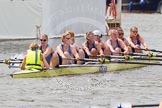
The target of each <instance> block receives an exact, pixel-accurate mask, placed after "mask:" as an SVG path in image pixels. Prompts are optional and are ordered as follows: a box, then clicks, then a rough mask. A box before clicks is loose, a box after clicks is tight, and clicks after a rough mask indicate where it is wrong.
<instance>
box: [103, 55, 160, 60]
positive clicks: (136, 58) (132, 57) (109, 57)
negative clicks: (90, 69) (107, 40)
mask: <svg viewBox="0 0 162 108" xmlns="http://www.w3.org/2000/svg"><path fill="white" fill-rule="evenodd" d="M105 57H106V58H108V59H109V60H110V59H112V58H118V59H125V60H157V61H162V58H152V57H151V58H147V57H144V56H105Z"/></svg>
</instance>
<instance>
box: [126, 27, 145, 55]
mask: <svg viewBox="0 0 162 108" xmlns="http://www.w3.org/2000/svg"><path fill="white" fill-rule="evenodd" d="M128 42H129V43H130V45H131V48H132V51H133V52H136V53H142V50H140V49H141V44H142V45H143V47H144V49H145V50H148V47H147V44H146V43H145V41H144V39H143V38H142V37H141V36H140V35H139V33H138V28H137V27H135V26H133V27H131V29H130V36H129V37H128Z"/></svg>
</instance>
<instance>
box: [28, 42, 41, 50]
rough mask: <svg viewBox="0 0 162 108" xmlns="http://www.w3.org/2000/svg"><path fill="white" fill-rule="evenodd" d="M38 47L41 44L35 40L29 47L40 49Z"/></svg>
mask: <svg viewBox="0 0 162 108" xmlns="http://www.w3.org/2000/svg"><path fill="white" fill-rule="evenodd" d="M38 48H39V46H38V44H37V43H35V42H33V43H31V44H30V46H29V49H38Z"/></svg>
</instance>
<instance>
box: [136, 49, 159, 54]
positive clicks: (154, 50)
mask: <svg viewBox="0 0 162 108" xmlns="http://www.w3.org/2000/svg"><path fill="white" fill-rule="evenodd" d="M139 50H144V51H152V52H159V53H162V51H159V50H156V49H148V50H145V49H143V48H141V49H139Z"/></svg>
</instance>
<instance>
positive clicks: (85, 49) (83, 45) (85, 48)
mask: <svg viewBox="0 0 162 108" xmlns="http://www.w3.org/2000/svg"><path fill="white" fill-rule="evenodd" d="M82 49H83V50H84V51H85V52H86V53H87V54H88V55H91V53H90V51H89V49H88V47H87V45H86V43H83V44H82Z"/></svg>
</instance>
